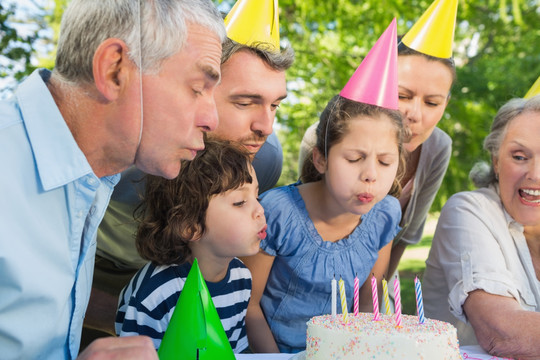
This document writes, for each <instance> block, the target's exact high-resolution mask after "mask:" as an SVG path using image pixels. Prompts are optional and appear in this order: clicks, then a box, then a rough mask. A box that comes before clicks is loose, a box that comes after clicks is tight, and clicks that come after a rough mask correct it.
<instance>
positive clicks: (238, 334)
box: [115, 258, 251, 353]
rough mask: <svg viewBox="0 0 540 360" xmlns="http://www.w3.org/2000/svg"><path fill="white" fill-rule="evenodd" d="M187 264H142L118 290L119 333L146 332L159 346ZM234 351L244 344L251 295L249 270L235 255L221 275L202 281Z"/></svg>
mask: <svg viewBox="0 0 540 360" xmlns="http://www.w3.org/2000/svg"><path fill="white" fill-rule="evenodd" d="M190 269H191V264H189V263H184V264H182V265H166V266H155V265H153V264H152V263H148V264H146V265H145V266H144V267H143V268H142V269H140V270H139V271H138V272H137V273H136V274H135V276H134V277H133V279H131V281H130V282H129V284H128V285H127V286H126V287H125V288H124V289H123V290H122V292H121V293H120V299H119V304H118V310H117V313H116V322H115V328H116V333H117V334H118V335H119V336H132V335H146V336H149V337H150V338H152V341H153V342H154V347H155V348H156V349H158V348H159V345H160V344H161V339H163V335H164V334H165V330H167V326H168V324H169V321H170V319H171V317H172V314H173V312H174V308H175V307H176V303H177V302H178V298H179V297H180V293H181V292H182V289H183V287H184V283H185V281H186V278H187V275H188V273H189V270H190ZM206 285H207V287H208V291H209V292H210V295H211V296H212V301H213V302H214V306H215V307H216V310H217V313H218V315H219V318H220V319H221V323H222V324H223V328H224V329H225V333H226V334H227V337H228V339H229V342H230V344H231V347H232V349H233V351H234V352H235V353H240V352H242V351H243V350H245V349H246V348H247V347H248V340H247V334H246V326H245V317H246V311H247V306H248V302H249V298H250V296H251V273H250V272H249V270H248V269H247V268H246V267H245V265H244V264H243V263H242V262H241V261H240V260H239V259H237V258H234V259H233V260H232V261H231V262H230V263H229V269H228V270H227V275H225V278H224V279H223V280H221V281H219V282H215V283H213V282H209V281H207V282H206Z"/></svg>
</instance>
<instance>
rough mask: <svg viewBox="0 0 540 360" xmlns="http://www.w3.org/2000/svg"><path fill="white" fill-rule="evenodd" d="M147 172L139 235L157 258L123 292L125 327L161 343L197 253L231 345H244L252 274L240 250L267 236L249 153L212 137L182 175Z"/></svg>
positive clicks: (120, 316)
mask: <svg viewBox="0 0 540 360" xmlns="http://www.w3.org/2000/svg"><path fill="white" fill-rule="evenodd" d="M146 180H147V181H146V192H145V196H144V199H143V203H142V205H141V208H140V209H139V217H140V225H139V229H138V232H137V239H136V241H137V249H138V250H139V253H140V254H141V255H142V256H143V257H144V258H145V259H147V260H150V263H148V264H147V265H145V266H144V267H143V268H142V269H141V270H139V271H138V272H137V274H135V276H134V277H133V279H132V280H131V282H130V283H129V284H128V285H127V286H126V287H125V288H124V289H123V290H122V293H121V294H120V301H119V306H118V311H117V316H116V324H115V326H116V332H117V334H118V335H120V336H129V335H136V334H144V335H147V336H150V337H151V338H152V339H153V342H154V346H155V348H156V349H158V348H159V345H160V343H161V340H162V338H163V335H164V334H165V330H167V326H168V324H169V321H170V319H171V316H172V314H173V311H174V308H175V306H176V303H177V301H178V298H179V297H180V293H181V291H182V288H183V286H184V282H185V280H186V277H187V275H188V273H189V270H190V268H191V264H192V262H193V259H194V258H197V260H198V263H199V267H200V269H201V273H202V275H203V277H204V279H205V280H206V284H207V286H208V290H209V291H210V294H211V295H212V299H213V301H214V305H215V307H216V309H217V312H218V314H219V317H220V319H221V322H222V324H223V328H224V329H225V332H226V334H227V337H228V338H229V342H230V343H231V347H232V349H233V351H234V352H236V353H238V352H242V351H243V350H245V349H246V348H247V347H248V341H247V335H246V329H245V315H246V310H247V305H248V302H249V299H250V295H251V274H250V272H249V270H248V269H247V268H246V267H245V266H244V264H243V263H242V262H241V261H240V260H239V259H237V258H236V257H237V256H248V255H254V254H256V253H257V252H258V251H259V243H260V241H261V239H264V238H265V237H266V220H265V217H264V210H263V208H262V207H261V205H260V204H259V201H258V197H257V196H258V183H257V177H256V176H255V172H254V170H253V167H252V166H251V163H250V158H249V154H248V153H247V152H246V151H245V150H244V149H243V148H240V147H237V146H236V145H233V144H232V143H230V142H227V141H218V140H212V141H207V142H206V146H205V150H204V151H202V152H200V153H199V154H198V155H197V156H196V157H195V159H194V160H193V161H191V162H187V161H186V162H183V163H182V168H181V170H180V174H179V176H178V177H177V178H176V179H173V180H167V179H163V178H158V177H153V176H149V177H148V178H147V179H146Z"/></svg>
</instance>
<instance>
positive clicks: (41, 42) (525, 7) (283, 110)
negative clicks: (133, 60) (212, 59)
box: [0, 0, 540, 211]
mask: <svg viewBox="0 0 540 360" xmlns="http://www.w3.org/2000/svg"><path fill="white" fill-rule="evenodd" d="M214 2H215V4H216V5H217V6H218V8H219V9H220V10H221V11H222V12H224V13H226V12H228V11H229V9H230V8H231V6H232V5H233V4H234V2H235V1H234V0H214ZM68 3H69V0H17V1H15V0H2V2H1V3H0V77H1V78H14V79H17V80H20V79H21V78H23V77H24V76H26V75H27V74H29V73H30V72H31V71H32V70H34V68H35V67H38V66H39V67H48V68H52V67H53V66H54V54H55V45H54V44H55V42H56V39H57V34H58V29H59V24H60V18H61V15H62V13H63V9H64V8H65V6H66V5H67V4H68ZM431 3H432V0H332V1H320V0H280V1H279V6H280V30H281V31H280V32H281V41H282V44H289V45H291V46H292V47H293V48H294V50H295V51H296V61H295V64H294V65H293V67H292V68H291V69H290V70H289V72H288V87H289V96H288V98H287V99H286V100H285V101H284V102H283V104H282V105H281V107H280V109H279V111H278V115H277V121H276V126H275V129H276V131H277V133H278V135H279V137H280V139H281V141H282V144H283V152H284V164H283V174H282V176H281V179H280V182H279V184H280V185H283V184H288V183H291V182H294V181H296V179H297V177H298V171H297V167H298V150H299V145H300V141H301V139H302V136H303V134H304V132H305V130H306V129H307V127H308V126H309V125H310V124H312V123H313V122H315V121H316V120H317V119H318V116H319V114H320V112H321V110H322V109H323V108H324V106H325V105H326V103H327V101H328V100H329V99H330V98H331V97H332V96H333V95H335V94H336V93H338V92H339V91H340V90H341V89H342V88H343V86H344V85H345V83H346V82H347V80H348V79H349V77H350V76H351V75H352V73H353V72H354V70H355V69H356V67H357V66H358V65H359V64H360V62H361V61H362V58H363V57H364V56H365V55H366V53H367V52H368V51H369V49H370V48H371V46H372V45H373V44H374V43H375V41H376V40H377V38H378V37H379V36H380V35H381V34H382V32H383V31H384V30H385V29H386V27H387V26H388V25H389V23H390V22H391V20H392V19H393V18H394V17H396V19H397V21H398V32H399V33H401V34H403V33H405V32H406V31H407V30H408V29H409V28H410V27H411V26H412V24H414V22H415V21H416V20H417V19H418V18H419V17H420V15H421V14H422V13H423V12H424V11H425V10H426V9H427V8H428V7H429V5H430V4H431ZM539 24H540V0H467V1H465V0H459V6H458V15H457V26H456V32H455V44H454V58H455V60H456V64H457V72H458V82H457V84H456V86H455V87H454V89H453V91H452V99H451V101H450V104H449V106H448V109H447V112H446V114H445V116H444V118H443V120H442V121H441V122H440V124H439V126H440V127H441V128H442V129H443V130H445V131H446V132H447V133H448V134H449V135H450V136H451V137H452V139H453V142H454V143H453V157H452V159H451V161H450V166H449V169H448V172H447V174H446V178H445V180H444V183H443V185H442V187H441V189H440V191H439V194H438V196H437V198H436V200H435V203H434V204H433V208H432V210H433V211H438V210H440V208H441V206H442V205H443V204H444V203H445V202H446V199H447V198H448V197H449V196H450V195H452V194H453V193H455V192H457V191H461V190H465V189H469V188H471V184H470V183H469V181H468V178H467V176H468V172H469V170H470V168H471V166H472V165H473V163H474V162H476V161H477V160H479V159H484V156H485V155H484V154H483V152H482V140H483V138H484V136H485V135H486V133H487V131H488V129H489V125H490V123H491V120H492V118H493V116H494V114H495V112H496V111H497V109H498V108H499V107H500V106H501V105H502V104H503V103H505V102H506V101H507V100H509V99H510V98H512V97H520V96H523V95H524V94H525V93H526V92H527V90H528V89H529V87H530V86H531V85H532V84H533V83H534V81H535V80H536V79H537V78H538V76H539V75H540V26H539ZM14 83H15V82H11V83H9V84H8V85H5V83H1V84H0V96H2V97H6V96H8V95H9V93H10V92H11V90H12V88H13V86H14Z"/></svg>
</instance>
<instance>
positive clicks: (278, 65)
mask: <svg viewBox="0 0 540 360" xmlns="http://www.w3.org/2000/svg"><path fill="white" fill-rule="evenodd" d="M238 51H247V52H250V53H252V54H254V55H257V56H258V57H259V58H260V59H261V60H262V61H264V63H265V64H267V65H268V66H270V67H271V68H272V69H274V70H277V71H285V70H287V69H288V68H290V67H291V66H292V64H293V62H294V50H293V49H292V47H290V46H287V47H285V48H284V49H283V50H280V51H277V52H276V51H275V50H274V48H273V47H272V46H270V45H269V44H267V43H264V42H260V43H255V44H251V45H244V44H240V43H237V42H236V41H234V40H231V39H229V38H227V39H226V40H225V41H224V43H223V52H222V55H221V64H222V65H223V64H224V63H226V62H227V61H228V60H229V59H230V58H231V56H233V54H235V53H237V52H238Z"/></svg>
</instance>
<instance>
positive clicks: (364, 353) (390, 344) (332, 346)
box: [306, 313, 461, 360]
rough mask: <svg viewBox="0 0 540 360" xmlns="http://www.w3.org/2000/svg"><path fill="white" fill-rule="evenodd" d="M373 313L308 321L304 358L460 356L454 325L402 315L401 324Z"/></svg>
mask: <svg viewBox="0 0 540 360" xmlns="http://www.w3.org/2000/svg"><path fill="white" fill-rule="evenodd" d="M380 317H381V320H380V321H373V314H372V313H359V314H358V316H353V315H352V314H349V316H348V321H347V323H345V322H344V321H343V317H342V316H340V315H337V316H331V315H323V316H316V317H313V318H312V319H311V320H309V321H308V322H307V341H306V360H309V359H314V360H315V359H324V360H328V359H340V360H347V359H378V360H384V359H424V360H428V359H429V360H435V359H437V360H438V359H440V360H453V359H456V360H457V359H461V355H460V352H459V345H458V340H457V332H456V328H455V327H454V326H453V325H451V324H449V323H447V322H444V321H438V320H432V319H427V318H426V319H425V322H424V323H423V324H419V323H418V317H417V316H411V315H402V321H401V327H396V325H395V324H396V322H395V319H394V316H391V315H383V314H380Z"/></svg>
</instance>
